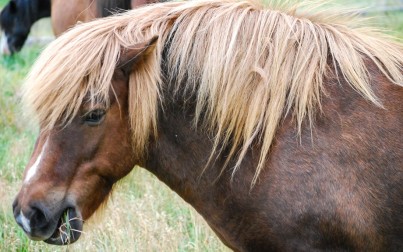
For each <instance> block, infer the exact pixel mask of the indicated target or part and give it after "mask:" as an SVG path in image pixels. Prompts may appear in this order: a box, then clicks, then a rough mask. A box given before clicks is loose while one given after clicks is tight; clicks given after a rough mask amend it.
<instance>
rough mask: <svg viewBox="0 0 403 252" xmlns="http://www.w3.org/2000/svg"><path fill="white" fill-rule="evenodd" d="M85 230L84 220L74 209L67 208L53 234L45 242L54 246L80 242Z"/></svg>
mask: <svg viewBox="0 0 403 252" xmlns="http://www.w3.org/2000/svg"><path fill="white" fill-rule="evenodd" d="M82 230H83V220H82V218H81V216H80V215H79V214H78V213H77V211H76V210H75V209H73V208H67V209H66V210H65V211H64V212H63V213H62V215H61V216H60V219H59V222H58V224H57V226H56V229H55V231H54V232H53V234H52V235H51V236H50V237H49V238H48V239H46V240H44V242H46V243H49V244H53V245H67V244H71V243H73V242H75V241H77V240H78V238H79V237H80V235H81V233H82Z"/></svg>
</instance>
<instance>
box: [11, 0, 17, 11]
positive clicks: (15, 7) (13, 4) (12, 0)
mask: <svg viewBox="0 0 403 252" xmlns="http://www.w3.org/2000/svg"><path fill="white" fill-rule="evenodd" d="M10 12H17V3H16V2H15V0H11V1H10Z"/></svg>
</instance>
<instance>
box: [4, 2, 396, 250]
mask: <svg viewBox="0 0 403 252" xmlns="http://www.w3.org/2000/svg"><path fill="white" fill-rule="evenodd" d="M6 2H8V1H6V0H0V8H1V7H2V6H4V5H5V4H6ZM338 2H340V3H342V4H347V3H350V4H351V2H352V1H347V0H339V1H338ZM356 2H357V4H358V5H359V6H364V7H371V6H377V5H376V4H377V2H379V1H375V0H372V1H364V0H361V1H356ZM390 2H392V1H390ZM395 2H397V1H395ZM373 23H374V24H377V25H379V26H380V27H383V28H386V29H387V30H389V32H390V33H391V34H394V35H396V36H397V37H400V38H403V13H402V12H391V13H380V14H379V13H378V17H375V18H374V19H373ZM32 36H33V37H35V36H36V37H38V36H51V29H50V25H49V20H48V19H45V20H42V21H40V22H39V23H37V24H36V25H35V27H34V29H33V31H32ZM42 47H43V45H38V44H31V45H29V46H26V47H25V48H24V49H23V50H22V51H21V52H20V53H19V54H17V55H14V56H13V57H5V56H0V251H67V250H78V251H227V250H228V249H227V248H226V247H225V246H224V245H222V243H221V242H220V241H219V240H218V239H217V238H216V236H215V235H214V233H213V232H212V231H211V230H210V228H209V227H208V226H207V225H206V223H205V222H204V220H203V219H202V218H201V217H200V216H199V215H198V214H197V213H196V212H195V211H194V210H193V209H192V208H191V207H189V206H188V205H187V204H186V203H184V202H183V200H181V199H180V198H179V197H178V196H177V195H176V194H175V193H173V192H172V191H171V190H169V188H167V187H166V186H165V185H164V184H163V183H161V182H160V181H158V180H157V179H156V178H155V177H153V176H152V175H151V174H149V173H148V172H146V171H145V170H144V169H140V168H135V169H134V170H133V171H132V172H131V173H130V175H128V176H127V177H126V178H125V179H123V181H121V182H120V183H119V184H118V185H117V186H116V188H115V190H114V193H113V195H112V197H111V199H110V200H109V202H108V204H107V206H106V207H105V209H104V210H103V211H102V213H100V214H97V216H95V217H94V218H92V219H91V220H90V221H89V222H88V223H86V226H85V229H84V232H85V233H84V234H83V235H82V237H81V238H80V240H79V241H78V242H77V243H75V244H73V245H70V246H68V247H55V246H50V245H47V244H45V243H43V242H33V241H30V240H29V239H28V238H27V237H26V236H25V234H24V233H23V232H22V230H21V229H20V228H19V227H18V226H17V224H16V223H15V221H14V218H13V214H12V210H11V204H12V200H13V197H14V196H15V194H16V193H17V192H18V190H19V186H20V181H21V177H22V173H23V170H24V167H25V164H26V162H27V160H28V159H29V156H30V154H31V151H32V146H33V143H34V141H35V137H36V134H37V131H38V129H37V128H36V126H34V125H27V124H26V120H25V119H24V118H23V116H22V113H21V111H20V105H19V98H20V96H19V88H20V86H21V84H22V82H23V80H24V76H25V75H26V73H27V72H28V71H29V68H30V66H31V65H32V64H33V62H34V61H35V59H36V57H37V56H38V54H39V53H40V52H41V49H42Z"/></svg>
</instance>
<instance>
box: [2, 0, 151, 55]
mask: <svg viewBox="0 0 403 252" xmlns="http://www.w3.org/2000/svg"><path fill="white" fill-rule="evenodd" d="M153 2H155V1H152V0H151V1H150V0H68V1H65V0H11V1H10V2H9V3H8V4H7V5H6V6H5V7H4V9H3V10H2V12H1V14H0V26H1V29H2V30H3V32H4V34H3V35H2V41H1V45H0V49H1V53H3V54H10V53H11V54H12V53H15V52H18V51H20V50H21V48H22V47H23V45H24V43H25V41H26V40H27V37H28V35H29V32H30V30H31V26H32V25H33V24H34V23H35V22H36V21H37V20H39V19H41V18H44V17H51V22H52V28H53V33H54V34H55V35H56V36H59V35H60V34H62V33H63V32H64V31H66V30H67V29H68V28H70V27H72V26H74V25H75V24H76V23H77V22H79V21H80V22H87V21H89V20H92V19H94V18H97V17H106V16H109V15H111V14H112V13H116V12H117V11H121V10H128V9H131V8H135V7H137V6H140V5H144V4H149V3H153Z"/></svg>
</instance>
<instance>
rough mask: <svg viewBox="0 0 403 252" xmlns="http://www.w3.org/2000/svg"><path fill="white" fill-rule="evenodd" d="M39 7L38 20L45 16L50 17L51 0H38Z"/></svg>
mask: <svg viewBox="0 0 403 252" xmlns="http://www.w3.org/2000/svg"><path fill="white" fill-rule="evenodd" d="M37 7H38V15H37V16H38V17H37V20H38V19H41V18H45V17H50V11H51V0H38V2H37Z"/></svg>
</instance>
